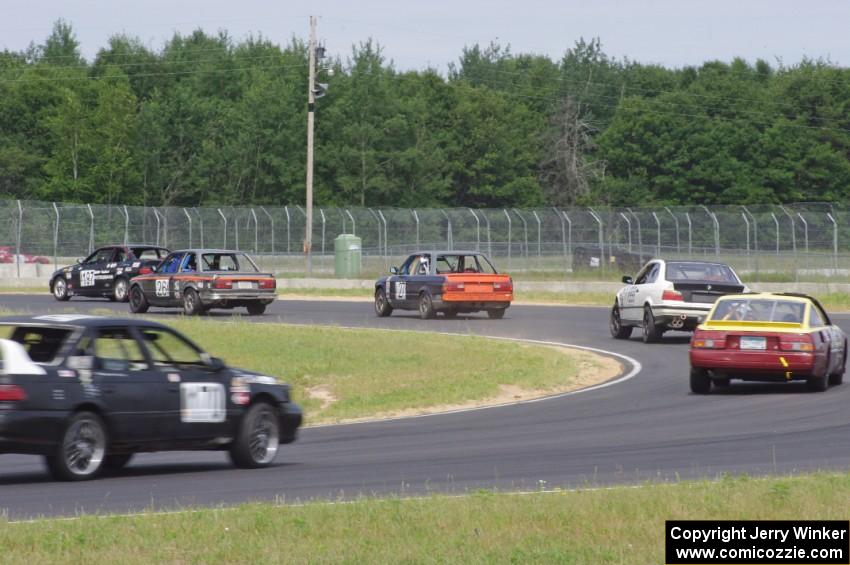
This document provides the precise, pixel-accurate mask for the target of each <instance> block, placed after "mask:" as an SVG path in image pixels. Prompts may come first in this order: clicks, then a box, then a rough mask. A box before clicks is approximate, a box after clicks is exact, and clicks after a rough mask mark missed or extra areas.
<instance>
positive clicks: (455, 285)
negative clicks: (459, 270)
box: [443, 281, 464, 292]
mask: <svg viewBox="0 0 850 565" xmlns="http://www.w3.org/2000/svg"><path fill="white" fill-rule="evenodd" d="M463 289H464V285H463V283H462V282H457V281H447V282H446V283H445V284H443V292H461V291H463Z"/></svg>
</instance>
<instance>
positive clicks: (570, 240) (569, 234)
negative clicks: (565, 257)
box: [561, 210, 573, 270]
mask: <svg viewBox="0 0 850 565" xmlns="http://www.w3.org/2000/svg"><path fill="white" fill-rule="evenodd" d="M561 214H562V215H563V216H564V219H565V220H567V225H568V226H569V227H568V228H567V230H568V231H567V250H568V251H569V254H570V270H572V257H573V221H572V220H571V219H570V216H569V214H567V212H566V210H561Z"/></svg>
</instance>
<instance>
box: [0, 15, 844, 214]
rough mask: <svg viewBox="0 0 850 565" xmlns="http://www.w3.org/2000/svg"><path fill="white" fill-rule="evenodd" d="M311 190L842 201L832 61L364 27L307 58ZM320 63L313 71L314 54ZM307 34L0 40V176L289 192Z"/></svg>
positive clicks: (55, 185)
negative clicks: (418, 56)
mask: <svg viewBox="0 0 850 565" xmlns="http://www.w3.org/2000/svg"><path fill="white" fill-rule="evenodd" d="M320 66H321V68H322V69H323V70H320V72H319V81H320V82H324V83H327V84H328V85H329V86H328V92H327V95H326V96H324V97H322V98H320V99H319V100H318V101H317V106H316V108H317V109H316V124H317V126H316V128H317V129H316V167H315V194H316V196H315V199H316V202H317V204H319V205H324V206H334V205H343V204H345V205H359V206H400V207H412V206H418V207H425V206H474V207H505V206H551V205H557V206H568V205H606V204H609V205H630V206H631V205H635V206H637V205H645V204H671V205H672V204H754V203H783V202H794V201H812V200H817V201H842V200H844V199H846V198H847V196H848V194H850V71H849V70H848V69H845V68H841V67H839V66H837V65H834V64H832V63H830V62H829V61H823V60H803V61H801V62H799V63H795V64H793V65H786V64H784V63H776V64H774V65H771V64H769V63H767V62H765V61H762V60H758V61H756V62H755V63H754V64H750V63H748V62H747V61H744V60H741V59H736V60H734V61H732V62H730V63H725V62H719V61H711V62H706V63H704V64H702V65H701V66H698V67H697V66H694V67H685V68H680V69H669V68H665V67H662V66H659V65H651V64H642V63H639V62H634V61H630V60H628V59H622V60H620V59H616V58H613V57H610V56H608V55H606V54H605V52H604V50H603V48H602V45H601V43H600V41H599V40H596V39H594V40H591V41H585V40H579V41H578V42H576V43H575V45H574V46H572V47H571V48H569V49H567V50H566V52H565V54H564V56H563V57H562V58H561V59H560V60H552V59H551V58H549V57H547V56H540V55H532V54H522V53H519V54H515V53H512V52H511V50H510V48H508V47H503V46H501V45H498V44H490V45H487V46H479V45H474V46H471V47H467V48H465V49H464V50H463V52H462V53H461V55H460V57H459V60H458V61H457V62H456V63H454V64H452V65H450V66H449V70H448V72H447V73H446V74H445V75H443V74H441V73H439V72H437V71H436V70H433V69H427V70H420V71H399V70H397V69H396V68H395V67H394V65H393V63H392V61H390V60H389V59H388V58H387V56H386V55H385V53H384V52H383V50H382V48H381V47H380V46H379V45H378V44H377V43H376V42H374V41H373V40H367V41H365V42H362V43H360V44H358V45H355V46H353V48H352V50H351V53H350V54H349V55H348V56H345V57H336V58H329V59H325V60H323V61H321V63H320ZM328 69H330V70H331V71H332V73H331V72H328ZM307 73H308V53H307V47H306V45H305V43H304V42H303V41H302V40H300V39H298V38H293V39H292V40H291V41H290V42H289V44H287V45H285V46H279V45H276V44H274V43H272V42H270V41H268V40H267V39H265V38H263V37H250V38H247V39H244V40H241V41H235V40H234V39H233V38H231V37H230V36H228V34H227V33H226V32H219V33H217V34H207V33H205V32H203V31H195V32H194V33H192V34H189V35H179V34H176V35H174V36H173V37H172V38H171V39H170V40H169V41H167V42H165V44H164V45H163V46H162V48H161V49H159V50H158V51H157V50H153V49H151V48H149V47H147V46H145V45H144V44H143V43H142V42H141V41H140V40H138V39H137V38H134V37H130V36H127V35H115V36H113V37H111V38H110V39H109V41H108V45H107V46H106V47H104V48H102V49H100V50H99V51H98V53H97V55H96V56H95V57H94V60H93V61H87V60H85V59H84V58H83V57H82V56H81V55H80V49H79V43H78V41H77V40H76V37H75V33H74V31H73V28H72V26H71V25H70V24H68V23H66V22H64V21H59V22H57V23H56V24H55V25H54V29H53V31H52V33H51V34H50V35H49V36H48V37H47V38H46V40H45V41H44V42H43V43H41V44H33V45H31V46H30V47H29V48H28V49H26V50H24V51H21V52H16V51H9V50H6V51H3V52H2V53H0V195H2V196H3V197H5V198H22V199H41V200H57V201H58V200H62V201H76V202H86V203H111V204H115V203H120V204H134V205H201V204H223V205H235V204H242V203H252V204H297V203H300V202H303V200H304V178H305V170H304V167H305V153H306V148H305V145H306V88H307V87H306V85H307Z"/></svg>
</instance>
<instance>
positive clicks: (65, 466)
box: [0, 314, 301, 480]
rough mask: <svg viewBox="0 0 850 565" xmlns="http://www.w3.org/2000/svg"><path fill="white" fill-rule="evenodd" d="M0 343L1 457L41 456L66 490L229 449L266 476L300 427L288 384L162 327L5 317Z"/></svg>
mask: <svg viewBox="0 0 850 565" xmlns="http://www.w3.org/2000/svg"><path fill="white" fill-rule="evenodd" d="M0 336H3V338H2V339H0V353H2V357H3V360H2V365H0V453H29V454H36V455H44V456H45V458H46V461H47V466H48V468H49V470H50V471H51V473H52V474H53V476H54V477H56V478H58V479H64V480H82V479H90V478H92V477H94V476H96V475H97V474H98V473H99V472H100V471H101V470H103V469H104V468H111V469H118V468H121V467H123V466H124V465H126V464H127V462H128V461H129V460H130V458H131V457H132V456H133V454H134V453H138V452H146V451H162V450H186V449H192V450H198V449H206V450H227V451H229V453H230V457H231V459H232V460H233V463H234V464H235V465H237V466H239V467H246V468H251V467H264V466H267V465H270V464H271V463H272V462H273V461H274V459H275V456H276V455H277V451H278V447H279V445H280V444H282V443H291V442H293V441H295V436H296V430H297V429H298V427H299V426H300V425H301V409H300V408H299V407H298V405H296V404H294V403H293V402H292V401H291V400H290V397H289V387H288V386H287V385H285V384H281V383H279V382H278V381H277V380H276V379H274V378H272V377H268V376H264V375H258V374H256V373H251V372H248V371H243V370H240V369H232V368H229V367H227V366H226V365H225V364H224V362H222V361H221V360H220V359H217V358H215V357H210V356H209V355H208V354H207V353H205V352H204V351H203V350H201V349H200V348H199V347H198V346H197V345H195V344H194V343H193V342H191V341H190V340H188V339H186V338H185V337H183V336H182V335H180V334H179V333H177V332H176V331H174V330H172V329H170V328H169V327H167V326H164V325H162V324H158V323H156V322H151V321H146V320H139V319H134V320H122V319H116V318H104V317H93V316H82V315H58V314H57V315H44V316H34V317H33V316H29V317H13V318H0Z"/></svg>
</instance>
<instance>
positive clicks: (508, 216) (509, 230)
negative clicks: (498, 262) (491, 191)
mask: <svg viewBox="0 0 850 565" xmlns="http://www.w3.org/2000/svg"><path fill="white" fill-rule="evenodd" d="M502 212H504V213H505V217H506V218H507V219H508V269H510V270H513V260H512V259H511V226H512V225H513V222H512V221H511V215H510V214H508V211H507V210H506V209H502Z"/></svg>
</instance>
